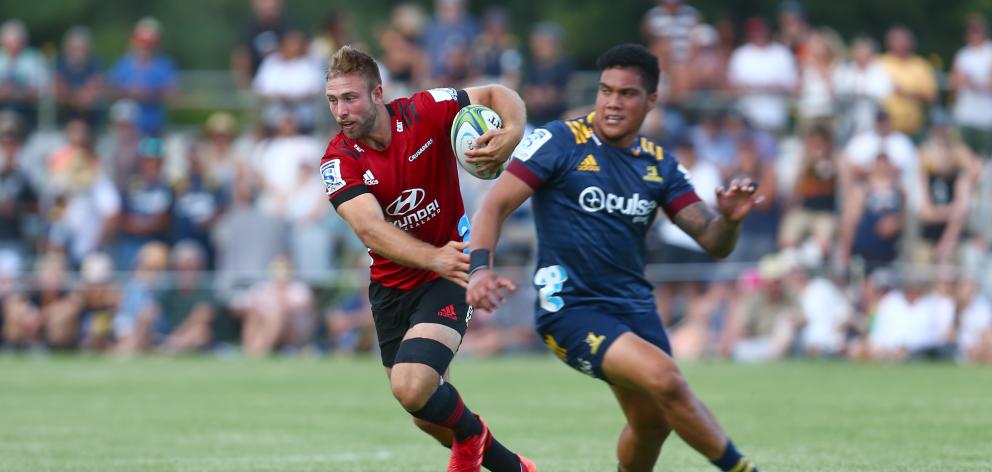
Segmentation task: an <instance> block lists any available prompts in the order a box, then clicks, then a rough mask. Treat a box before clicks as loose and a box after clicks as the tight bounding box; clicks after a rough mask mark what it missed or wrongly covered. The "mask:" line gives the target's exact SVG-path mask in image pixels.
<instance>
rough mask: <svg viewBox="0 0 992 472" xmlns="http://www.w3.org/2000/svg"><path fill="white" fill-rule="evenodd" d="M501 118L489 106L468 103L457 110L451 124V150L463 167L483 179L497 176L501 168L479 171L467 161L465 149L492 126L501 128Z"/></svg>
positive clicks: (472, 144) (470, 146)
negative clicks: (491, 170)
mask: <svg viewBox="0 0 992 472" xmlns="http://www.w3.org/2000/svg"><path fill="white" fill-rule="evenodd" d="M502 127H503V120H502V119H501V118H500V117H499V115H497V114H496V112H495V111H492V110H491V109H490V108H488V107H486V106H483V105H469V106H467V107H464V108H462V109H461V110H458V114H456V115H455V121H454V122H453V123H452V124H451V150H452V151H454V153H455V158H456V159H458V164H460V165H461V166H462V168H463V169H465V170H466V171H468V173H469V174H472V175H474V176H476V177H478V178H480V179H483V180H491V179H495V178H496V177H499V174H500V172H501V171H502V169H500V170H497V171H495V172H489V173H483V172H480V171H479V170H478V169H477V168H476V165H475V164H472V163H470V162H468V161H467V160H466V159H468V156H466V155H465V151H468V150H470V149H473V148H474V147H475V140H476V139H478V138H479V136H482V135H483V134H485V133H486V131H488V130H490V129H492V128H502Z"/></svg>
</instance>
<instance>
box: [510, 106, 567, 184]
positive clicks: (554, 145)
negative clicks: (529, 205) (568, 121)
mask: <svg viewBox="0 0 992 472" xmlns="http://www.w3.org/2000/svg"><path fill="white" fill-rule="evenodd" d="M571 136H572V135H571V134H570V132H569V131H567V130H566V129H565V127H564V125H563V124H562V123H561V122H560V121H553V122H551V123H548V124H547V125H545V126H544V127H543V128H537V129H535V130H534V131H533V132H531V133H530V134H529V135H527V136H526V137H525V138H524V139H523V140H522V141H520V144H519V145H518V146H517V148H516V149H514V150H513V155H512V160H511V161H510V165H509V166H508V167H507V168H506V171H507V172H509V173H511V174H513V175H515V176H517V178H519V179H520V180H523V181H524V182H525V183H527V185H529V186H530V187H531V188H533V189H534V190H537V189H539V188H541V186H543V185H544V183H545V182H547V181H549V180H552V179H554V178H555V177H557V176H558V175H559V174H560V173H561V170H562V168H564V167H566V166H565V161H566V160H567V159H568V156H567V154H568V149H567V139H568V138H569V137H571Z"/></svg>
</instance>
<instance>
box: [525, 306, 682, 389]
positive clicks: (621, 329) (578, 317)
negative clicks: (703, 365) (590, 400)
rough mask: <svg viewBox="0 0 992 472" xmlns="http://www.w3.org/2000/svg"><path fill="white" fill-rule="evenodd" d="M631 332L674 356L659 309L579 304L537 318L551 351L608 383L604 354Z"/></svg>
mask: <svg viewBox="0 0 992 472" xmlns="http://www.w3.org/2000/svg"><path fill="white" fill-rule="evenodd" d="M628 331H629V332H632V333H634V334H636V335H637V336H639V337H640V338H641V339H644V340H645V341H647V342H649V343H651V344H654V345H655V346H658V348H659V349H661V350H662V351H665V353H666V354H668V355H669V356H671V355H672V347H671V344H669V342H668V334H666V333H665V328H664V327H663V326H662V325H661V317H660V316H658V314H657V313H655V312H645V313H634V314H617V313H611V312H610V311H609V309H606V308H597V307H588V308H587V307H576V308H566V309H563V310H561V311H559V312H557V313H553V314H549V315H545V316H543V317H541V319H539V320H538V321H537V333H538V334H539V335H541V339H543V340H544V343H545V344H547V345H548V348H550V349H551V352H554V353H555V355H556V356H558V358H559V359H561V360H562V361H563V362H565V363H566V364H568V365H569V366H571V367H572V368H573V369H575V370H578V371H579V372H582V373H584V374H586V375H589V376H592V377H595V378H597V379H600V380H603V381H605V382H607V383H609V380H607V379H606V377H605V376H604V375H603V356H604V355H605V354H606V350H607V349H609V348H610V345H611V344H613V341H616V339H617V338H619V337H620V335H622V334H624V333H626V332H628Z"/></svg>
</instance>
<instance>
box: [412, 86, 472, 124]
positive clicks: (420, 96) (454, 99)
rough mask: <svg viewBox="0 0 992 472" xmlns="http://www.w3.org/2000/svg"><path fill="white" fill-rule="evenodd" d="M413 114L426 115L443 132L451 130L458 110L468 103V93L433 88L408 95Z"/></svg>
mask: <svg viewBox="0 0 992 472" xmlns="http://www.w3.org/2000/svg"><path fill="white" fill-rule="evenodd" d="M410 100H411V102H413V113H414V115H415V116H416V115H420V116H423V117H426V119H427V120H429V121H431V122H433V123H434V124H435V125H437V126H438V127H439V128H441V129H443V130H444V132H445V133H447V132H448V131H449V130H451V124H452V123H453V122H454V121H455V115H456V114H458V110H461V109H462V108H464V107H466V106H468V105H469V104H470V102H469V99H468V93H466V92H465V91H464V90H460V89H459V90H455V89H453V88H435V89H430V90H424V91H423V92H417V93H415V94H413V96H412V97H410Z"/></svg>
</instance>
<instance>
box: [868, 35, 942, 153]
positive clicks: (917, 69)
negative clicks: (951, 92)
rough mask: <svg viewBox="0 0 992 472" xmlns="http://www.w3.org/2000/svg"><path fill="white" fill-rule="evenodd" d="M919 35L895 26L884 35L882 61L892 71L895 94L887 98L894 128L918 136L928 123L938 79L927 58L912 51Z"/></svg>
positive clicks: (880, 59) (890, 77)
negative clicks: (927, 117)
mask: <svg viewBox="0 0 992 472" xmlns="http://www.w3.org/2000/svg"><path fill="white" fill-rule="evenodd" d="M915 43H916V38H915V37H914V36H913V33H912V32H911V31H910V30H909V29H908V28H906V27H904V26H894V27H892V28H890V29H889V31H888V33H886V35H885V46H886V49H887V50H888V51H887V52H886V53H885V54H882V56H881V57H879V59H878V60H879V63H880V64H882V67H883V68H884V69H885V71H886V72H887V73H888V74H889V79H890V80H891V81H892V84H893V90H894V93H893V94H892V95H890V96H889V98H888V99H887V100H886V101H885V110H886V111H887V112H888V113H889V116H891V117H892V128H893V129H895V130H896V131H899V132H901V133H905V134H907V135H909V136H912V137H917V136H918V135H919V133H920V132H921V131H923V130H924V126H925V125H926V116H927V111H928V110H929V107H930V105H931V103H933V101H934V100H935V99H936V98H937V78H936V75H935V74H934V70H933V66H931V65H930V63H929V62H927V60H926V59H924V58H922V57H920V56H918V55H916V54H913V51H914V49H915V47H916V44H915Z"/></svg>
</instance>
